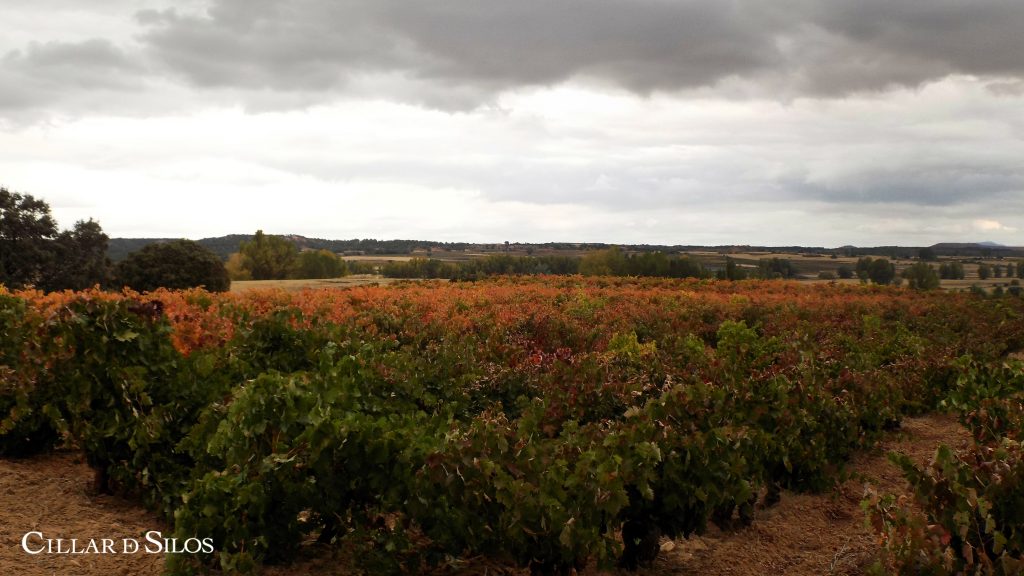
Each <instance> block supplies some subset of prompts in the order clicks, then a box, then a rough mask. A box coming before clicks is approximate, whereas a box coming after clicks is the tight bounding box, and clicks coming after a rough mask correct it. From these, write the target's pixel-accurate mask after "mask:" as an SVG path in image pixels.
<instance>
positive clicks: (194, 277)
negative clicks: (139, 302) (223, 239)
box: [116, 240, 231, 292]
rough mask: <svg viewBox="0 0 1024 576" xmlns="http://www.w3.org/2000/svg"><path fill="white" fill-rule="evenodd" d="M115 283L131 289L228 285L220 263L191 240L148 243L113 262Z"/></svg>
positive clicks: (224, 288) (225, 287)
mask: <svg viewBox="0 0 1024 576" xmlns="http://www.w3.org/2000/svg"><path fill="white" fill-rule="evenodd" d="M116 277H117V282H118V284H119V285H121V286H128V287H129V288H132V289H133V290H138V291H140V292H148V291H153V290H156V289H157V288H168V289H172V290H175V289H182V288H195V287H198V286H202V287H204V288H206V289H207V290H209V291H211V292H224V291H227V290H228V289H229V288H230V287H231V280H230V279H229V278H228V273H227V270H226V269H225V268H224V263H223V262H221V261H220V259H219V258H217V255H216V254H214V253H213V252H210V251H209V250H207V249H206V248H203V247H202V246H201V245H199V244H198V243H197V242H194V241H192V240H175V241H172V242H165V243H159V244H150V245H148V246H146V247H145V248H143V249H142V250H139V251H138V252H133V253H132V254H129V255H128V257H127V258H125V259H124V260H122V261H121V262H119V263H118V265H117V273H116Z"/></svg>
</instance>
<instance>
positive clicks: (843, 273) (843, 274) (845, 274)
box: [836, 265, 853, 280]
mask: <svg viewBox="0 0 1024 576" xmlns="http://www.w3.org/2000/svg"><path fill="white" fill-rule="evenodd" d="M836 275H837V276H839V277H840V278H842V279H844V280H849V279H850V278H853V270H851V269H850V267H849V266H846V265H843V266H840V267H839V269H838V270H836Z"/></svg>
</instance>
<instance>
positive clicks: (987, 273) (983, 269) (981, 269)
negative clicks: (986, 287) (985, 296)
mask: <svg viewBox="0 0 1024 576" xmlns="http://www.w3.org/2000/svg"><path fill="white" fill-rule="evenodd" d="M991 277H992V266H989V265H988V264H978V278H980V279H982V280H988V279H989V278H991Z"/></svg>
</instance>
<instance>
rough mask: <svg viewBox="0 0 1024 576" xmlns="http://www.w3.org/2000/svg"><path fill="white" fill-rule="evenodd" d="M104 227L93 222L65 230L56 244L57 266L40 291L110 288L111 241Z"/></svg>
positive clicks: (54, 251)
mask: <svg viewBox="0 0 1024 576" xmlns="http://www.w3.org/2000/svg"><path fill="white" fill-rule="evenodd" d="M108 240H109V238H108V237H107V235H106V234H104V233H103V230H102V229H101V228H100V225H99V224H98V223H97V222H95V221H93V220H89V221H88V222H85V221H78V222H76V223H75V228H74V229H73V230H65V231H63V232H61V233H60V234H59V235H57V238H56V239H55V240H54V241H53V244H52V245H51V249H52V250H53V263H52V265H51V266H50V267H49V269H48V270H47V272H46V274H44V276H43V278H42V280H41V281H40V283H39V288H41V289H43V290H48V291H54V290H84V289H86V288H92V287H93V286H95V285H97V284H99V285H102V286H106V285H107V284H109V282H110V279H111V275H112V269H111V264H110V259H108V258H107V241H108Z"/></svg>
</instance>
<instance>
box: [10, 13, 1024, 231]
mask: <svg viewBox="0 0 1024 576" xmlns="http://www.w3.org/2000/svg"><path fill="white" fill-rule="evenodd" d="M0 21H2V22H4V24H5V25H4V28H5V30H4V34H3V35H0V186H3V187H6V188H8V189H10V190H11V191H15V192H21V193H26V194H31V195H33V196H35V197H37V198H41V199H43V200H46V201H47V202H48V203H49V204H50V206H51V207H52V210H53V214H54V216H55V218H56V219H57V220H58V222H59V223H60V224H61V225H62V226H63V227H66V228H69V227H71V226H72V225H73V224H74V222H75V221H76V220H80V219H87V218H94V219H96V220H97V221H99V223H100V224H101V226H102V227H103V229H104V231H106V232H107V233H108V234H109V235H110V236H112V237H185V238H196V239H198V238H203V237H210V236H220V235H224V234H231V233H252V232H254V231H255V230H257V229H262V230H264V231H266V232H267V233H274V234H302V235H305V236H310V237H321V238H337V239H348V238H378V239H394V238H408V239H425V240H426V239H429V240H438V241H468V242H504V241H506V240H507V241H512V242H548V241H552V242H553V241H559V242H609V243H623V244H642V243H646V244H670V245H672V244H703V245H724V244H754V245H807V246H825V247H834V246H841V245H846V244H854V245H858V246H877V245H892V244H899V245H910V246H924V245H930V244H932V243H936V242H974V241H994V242H998V243H1001V244H1007V245H1015V246H1017V245H1024V58H1022V57H1021V56H1022V55H1024V34H1021V33H1020V30H1024V3H1022V2H1020V0H773V1H772V2H765V1H764V0H519V1H515V2H510V1H508V0H431V1H430V2H409V1H407V0H406V1H398V0H291V1H289V2H280V1H271V0H176V1H173V2H171V1H165V0H91V1H90V2H81V1H80V0H34V1H33V2H17V1H15V0H0Z"/></svg>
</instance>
